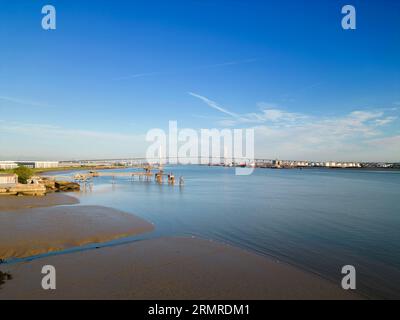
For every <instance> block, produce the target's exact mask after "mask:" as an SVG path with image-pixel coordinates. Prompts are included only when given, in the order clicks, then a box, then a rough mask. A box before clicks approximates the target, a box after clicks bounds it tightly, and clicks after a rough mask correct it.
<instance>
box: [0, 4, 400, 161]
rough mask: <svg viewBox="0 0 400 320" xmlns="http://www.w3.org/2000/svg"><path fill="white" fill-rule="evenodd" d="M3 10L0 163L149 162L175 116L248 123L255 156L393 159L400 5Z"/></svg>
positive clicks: (202, 122) (187, 120)
mask: <svg viewBox="0 0 400 320" xmlns="http://www.w3.org/2000/svg"><path fill="white" fill-rule="evenodd" d="M45 4H52V5H54V6H55V8H56V10H57V29H56V30H51V31H45V30H43V29H42V28H41V19H42V16H43V15H42V14H41V8H42V6H43V5H45ZM345 4H352V5H354V6H355V8H356V10H357V29H356V30H346V31H345V30H343V29H342V28H341V19H342V17H343V15H342V14H341V8H342V6H343V5H345ZM0 6H1V10H0V39H1V47H0V158H1V159H17V158H35V159H39V158H45V159H78V158H98V157H99V158H105V157H106V158H107V157H132V156H143V155H144V153H145V150H146V146H147V145H148V143H146V141H145V139H144V136H145V134H146V132H147V131H148V130H150V129H152V128H157V127H160V128H167V126H168V121H169V120H177V121H178V125H179V127H181V128H186V127H189V128H194V129H199V128H214V127H216V128H223V127H228V128H236V127H241V128H242V127H246V128H255V129H256V155H257V156H258V157H266V158H290V159H293V158H295V159H310V160H330V159H332V160H357V161H359V160H370V161H380V160H381V161H400V126H399V119H398V116H399V110H400V58H399V57H400V2H399V1H395V0H393V1H377V0H369V1H353V0H352V1H350V2H349V1H334V0H330V1H327V0H320V1H295V0H293V1H285V0H284V1H244V0H243V1H242V0H231V1H216V0H214V1H209V0H205V1H204V0H202V1H200V0H196V1H122V0H117V1H92V0H86V1H78V0H74V1H66V0H64V1H56V0H51V1H50V0H48V1H37V0H35V1H33V0H31V1H29V0H12V1H11V0H1V1H0Z"/></svg>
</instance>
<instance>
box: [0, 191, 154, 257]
mask: <svg viewBox="0 0 400 320" xmlns="http://www.w3.org/2000/svg"><path fill="white" fill-rule="evenodd" d="M46 198H47V197H46ZM57 198H58V197H57ZM68 198H70V197H68ZM21 199H22V200H24V202H23V203H24V205H26V204H27V203H29V204H30V205H32V204H33V203H35V201H34V198H26V199H27V200H26V199H25V198H24V197H22V198H21ZM38 199H42V198H38ZM65 199H66V200H67V198H65ZM71 199H73V198H71ZM2 200H3V199H1V200H0V201H2ZM28 200H29V201H28ZM58 200H60V199H59V198H58ZM67 201H69V200H67ZM67 201H66V202H67ZM39 204H43V203H40V201H38V202H37V203H35V205H39ZM15 206H16V205H15ZM153 228H154V227H153V225H152V224H150V223H149V222H147V221H145V220H143V219H140V218H138V217H136V216H134V215H132V214H128V213H125V212H121V211H118V210H114V209H110V208H105V207H98V206H60V207H43V208H34V209H22V210H13V211H7V212H4V211H3V212H0V259H9V258H22V257H28V256H32V255H37V254H42V253H46V252H51V251H58V250H63V249H66V248H71V247H77V246H81V245H85V244H88V243H98V242H105V241H110V240H113V239H117V238H122V237H126V236H131V235H136V234H139V233H143V232H148V231H151V230H153Z"/></svg>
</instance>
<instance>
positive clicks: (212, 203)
mask: <svg viewBox="0 0 400 320" xmlns="http://www.w3.org/2000/svg"><path fill="white" fill-rule="evenodd" d="M130 170H132V169H130ZM130 170H128V169H125V170H122V171H130ZM166 171H167V172H168V171H172V172H173V173H174V174H175V176H177V177H179V176H183V177H184V181H185V185H184V186H183V187H180V186H179V185H175V186H170V185H167V184H165V185H158V184H156V183H155V182H146V181H138V180H136V181H131V179H130V178H128V177H118V178H116V179H115V181H114V182H115V183H113V179H112V178H111V177H99V178H95V179H94V184H93V187H92V188H91V191H89V190H87V192H82V193H80V194H79V195H78V197H79V199H80V201H81V204H85V205H104V206H109V207H113V208H116V209H120V210H124V211H127V212H131V213H134V214H136V215H138V216H140V217H142V218H144V219H147V220H149V221H151V222H153V223H154V224H155V231H154V232H152V233H150V234H146V235H144V236H142V238H153V237H160V236H188V235H189V236H190V235H194V236H200V237H203V238H208V239H215V240H219V241H223V242H226V243H230V244H233V245H236V246H240V247H242V248H246V249H248V250H251V251H254V252H257V253H259V254H263V255H268V256H273V257H276V258H278V259H280V260H282V261H285V262H288V263H290V264H293V265H296V266H299V267H301V268H303V269H306V270H308V271H312V272H315V273H318V274H319V275H321V276H323V277H325V278H328V279H331V280H333V281H335V282H337V283H340V281H341V278H342V276H343V275H342V274H341V269H342V267H343V266H344V265H353V266H354V267H355V268H356V271H357V289H358V290H360V291H361V292H363V293H364V294H367V295H369V296H371V297H375V298H400V171H367V170H332V169H330V170H329V169H304V170H297V169H293V170H272V169H257V170H255V172H254V173H253V174H252V175H250V176H236V175H235V171H234V169H233V168H224V167H208V166H177V167H170V168H166Z"/></svg>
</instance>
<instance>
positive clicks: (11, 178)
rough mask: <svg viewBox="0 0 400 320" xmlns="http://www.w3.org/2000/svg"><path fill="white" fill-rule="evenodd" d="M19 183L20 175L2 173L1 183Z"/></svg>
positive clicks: (0, 174)
mask: <svg viewBox="0 0 400 320" xmlns="http://www.w3.org/2000/svg"><path fill="white" fill-rule="evenodd" d="M17 183H18V176H17V175H16V174H12V173H0V185H12V184H17Z"/></svg>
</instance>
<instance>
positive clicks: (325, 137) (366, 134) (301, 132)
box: [190, 93, 400, 161]
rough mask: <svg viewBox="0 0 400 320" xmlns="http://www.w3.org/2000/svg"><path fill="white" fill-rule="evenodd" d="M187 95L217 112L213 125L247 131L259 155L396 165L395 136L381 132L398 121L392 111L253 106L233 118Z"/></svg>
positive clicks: (398, 157)
mask: <svg viewBox="0 0 400 320" xmlns="http://www.w3.org/2000/svg"><path fill="white" fill-rule="evenodd" d="M190 95H191V96H193V97H196V98H198V99H200V100H201V101H203V102H204V103H205V104H206V105H207V106H208V107H211V108H213V109H215V110H218V111H219V112H220V113H221V114H222V118H220V119H219V120H218V121H217V124H218V125H220V126H222V127H227V126H228V127H229V126H243V125H246V126H247V127H250V128H253V129H254V130H255V137H256V154H257V156H259V157H265V158H276V157H277V158H285V159H299V158H300V159H301V158H303V159H311V160H321V161H322V160H325V161H326V160H338V161H339V160H343V161H344V160H354V161H400V143H399V139H398V136H393V134H392V135H391V134H390V133H389V132H388V131H387V130H386V128H385V127H386V126H387V125H389V124H391V123H394V122H395V121H396V120H398V115H397V114H395V113H396V110H387V109H376V110H355V111H352V112H350V113H348V114H344V115H337V116H330V117H326V116H315V115H310V114H303V113H297V112H290V111H287V110H284V109H283V108H281V107H280V106H278V105H276V104H272V103H259V104H258V105H257V106H258V109H259V110H258V111H256V112H252V113H246V114H237V113H234V112H231V111H230V110H229V109H227V108H225V107H223V106H221V105H219V104H218V103H217V102H215V101H212V100H211V99H209V98H207V97H205V96H202V95H199V94H194V93H190ZM377 145H379V146H380V147H379V153H376V150H377V149H376V148H375V147H376V146H377ZM373 146H375V147H373ZM397 147H398V148H397Z"/></svg>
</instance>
